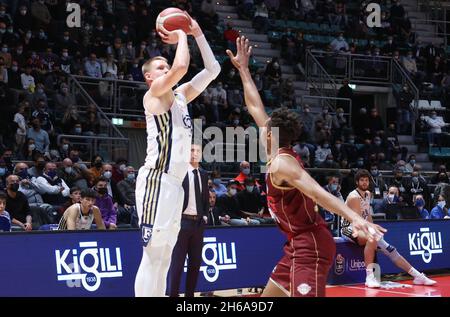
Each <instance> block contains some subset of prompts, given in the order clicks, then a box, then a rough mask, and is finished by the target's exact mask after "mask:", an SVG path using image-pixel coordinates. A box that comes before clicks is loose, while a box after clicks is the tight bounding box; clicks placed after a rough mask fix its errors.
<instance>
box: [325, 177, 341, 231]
mask: <svg viewBox="0 0 450 317" xmlns="http://www.w3.org/2000/svg"><path fill="white" fill-rule="evenodd" d="M326 180H327V184H326V185H325V186H324V189H325V190H326V191H327V192H329V193H330V194H332V195H333V196H335V197H337V198H338V199H339V200H340V201H342V202H344V197H342V194H341V185H340V184H339V177H338V176H335V175H331V176H328V177H327V179H326ZM319 213H320V215H321V216H322V218H323V219H324V220H325V222H327V224H328V226H329V228H330V230H331V232H332V233H333V236H336V237H337V236H338V232H337V230H338V221H339V220H338V219H339V217H338V216H335V215H334V214H333V213H332V212H330V211H328V210H326V209H324V208H322V207H319Z"/></svg>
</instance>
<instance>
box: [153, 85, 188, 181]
mask: <svg viewBox="0 0 450 317" xmlns="http://www.w3.org/2000/svg"><path fill="white" fill-rule="evenodd" d="M148 93H149V92H147V94H148ZM144 99H145V96H144ZM144 107H145V106H144ZM145 118H146V123H147V157H146V159H145V166H146V167H147V168H153V169H157V170H160V171H162V172H164V173H167V174H169V175H172V176H175V177H177V178H178V179H180V180H181V181H183V179H184V177H185V176H186V173H187V170H188V167H189V161H190V158H191V140H192V122H191V118H190V116H189V113H188V109H187V102H186V98H185V97H184V96H183V95H182V94H180V93H176V94H175V100H174V102H173V104H172V106H171V107H170V109H169V111H167V112H164V113H162V114H159V115H154V114H152V113H150V111H149V110H148V108H147V107H145Z"/></svg>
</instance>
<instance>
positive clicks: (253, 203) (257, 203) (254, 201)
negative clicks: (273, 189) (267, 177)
mask: <svg viewBox="0 0 450 317" xmlns="http://www.w3.org/2000/svg"><path fill="white" fill-rule="evenodd" d="M244 185H245V189H244V190H241V191H240V192H239V193H237V195H236V197H237V200H238V203H239V208H240V210H241V212H242V213H243V214H244V215H245V216H247V217H250V218H251V219H253V220H256V221H258V222H259V223H260V224H268V223H273V219H272V218H267V219H266V218H264V217H263V214H264V205H263V201H262V197H261V193H260V191H259V189H258V187H257V186H256V181H255V179H254V178H253V177H247V178H246V179H245V181H244Z"/></svg>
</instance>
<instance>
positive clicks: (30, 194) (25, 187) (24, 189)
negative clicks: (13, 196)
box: [14, 162, 44, 206]
mask: <svg viewBox="0 0 450 317" xmlns="http://www.w3.org/2000/svg"><path fill="white" fill-rule="evenodd" d="M28 170H29V169H28V165H27V164H26V163H23V162H19V163H17V164H16V166H15V167H14V175H17V176H18V177H19V180H20V183H19V191H20V192H21V193H23V194H24V195H25V197H26V198H27V200H28V204H29V205H30V206H33V205H34V206H40V205H41V204H43V203H44V200H43V199H42V196H41V194H39V192H38V191H37V190H36V186H34V184H33V182H32V180H31V175H30V174H29V173H28Z"/></svg>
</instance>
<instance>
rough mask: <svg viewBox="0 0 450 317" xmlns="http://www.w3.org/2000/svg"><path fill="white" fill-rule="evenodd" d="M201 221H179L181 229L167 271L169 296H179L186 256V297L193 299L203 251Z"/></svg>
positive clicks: (202, 226) (202, 225)
mask: <svg viewBox="0 0 450 317" xmlns="http://www.w3.org/2000/svg"><path fill="white" fill-rule="evenodd" d="M203 231H204V224H203V220H202V219H199V220H191V219H184V218H182V219H181V228H180V232H179V233H178V240H177V243H176V244H175V247H174V249H173V253H172V261H171V264H170V271H169V296H170V297H177V296H178V295H179V288H180V281H181V275H182V273H183V267H184V261H185V259H186V255H188V261H187V275H186V292H185V296H186V297H194V291H195V286H196V285H197V277H198V273H199V270H200V265H201V263H202V249H203Z"/></svg>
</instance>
